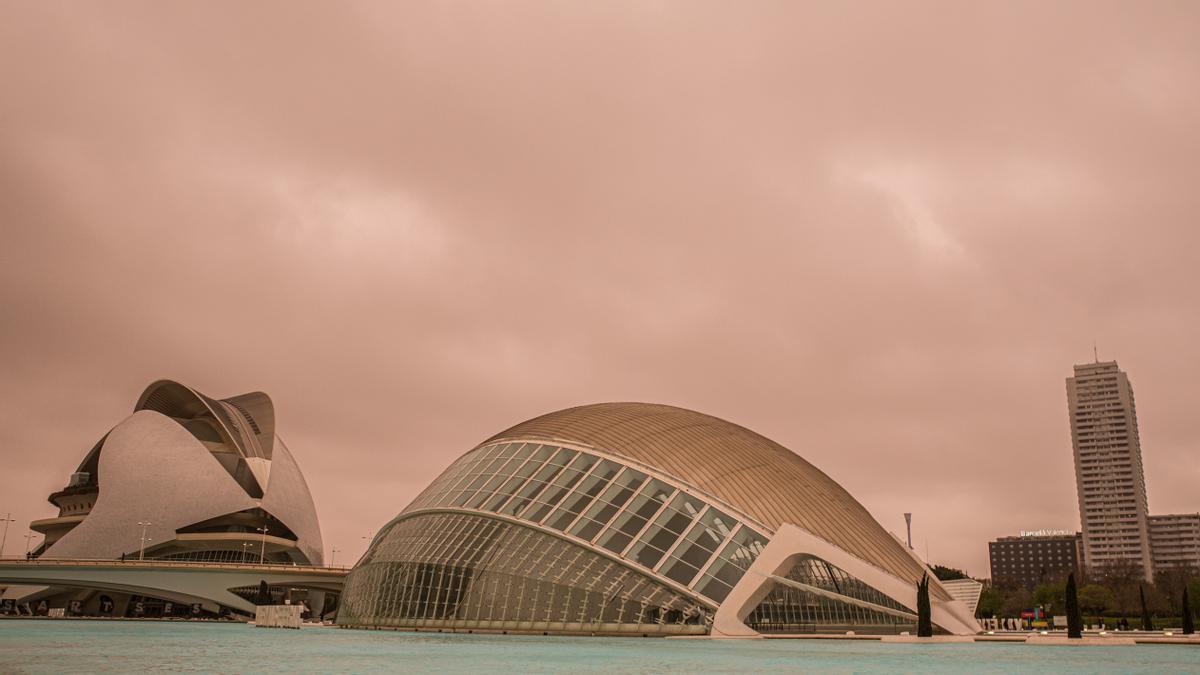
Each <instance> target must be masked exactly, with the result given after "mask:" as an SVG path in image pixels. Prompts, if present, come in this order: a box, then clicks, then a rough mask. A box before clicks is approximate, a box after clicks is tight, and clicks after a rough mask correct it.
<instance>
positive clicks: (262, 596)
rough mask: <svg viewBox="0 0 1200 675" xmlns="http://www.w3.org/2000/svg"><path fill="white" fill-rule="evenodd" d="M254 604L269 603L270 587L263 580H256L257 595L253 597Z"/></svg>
mask: <svg viewBox="0 0 1200 675" xmlns="http://www.w3.org/2000/svg"><path fill="white" fill-rule="evenodd" d="M254 604H256V605H269V604H271V587H270V586H268V585H267V582H266V581H265V580H263V581H259V582H258V596H257V597H255V598H254Z"/></svg>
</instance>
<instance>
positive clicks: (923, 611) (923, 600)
mask: <svg viewBox="0 0 1200 675" xmlns="http://www.w3.org/2000/svg"><path fill="white" fill-rule="evenodd" d="M932 613H933V612H932V608H931V607H930V605H929V575H928V574H925V575H922V576H921V583H919V584H917V637H933V619H932V617H931V615H932Z"/></svg>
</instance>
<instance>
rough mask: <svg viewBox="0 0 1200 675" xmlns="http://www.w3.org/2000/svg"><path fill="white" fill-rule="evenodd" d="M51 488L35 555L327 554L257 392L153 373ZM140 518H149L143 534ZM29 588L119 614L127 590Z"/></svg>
mask: <svg viewBox="0 0 1200 675" xmlns="http://www.w3.org/2000/svg"><path fill="white" fill-rule="evenodd" d="M49 499H50V502H51V503H52V504H54V505H55V506H57V507H58V509H59V515H58V516H57V517H54V518H47V519H43V520H38V521H34V522H33V523H31V524H30V527H31V528H32V529H34V530H36V531H38V532H40V533H42V534H43V535H44V537H45V538H44V540H43V543H42V545H41V546H40V547H39V548H38V549H37V550H36V551H34V552H33V554H34V555H35V556H37V557H39V558H47V559H62V558H71V559H109V560H112V559H130V558H132V559H137V558H138V557H139V556H141V555H144V556H145V558H147V559H164V560H177V561H196V562H225V563H239V562H247V563H259V562H264V561H265V562H266V563H283V564H289V565H290V564H292V563H295V564H297V565H320V564H322V562H323V546H322V543H321V530H320V525H319V523H318V521H317V512H316V508H315V507H314V506H313V500H312V496H311V495H310V494H309V490H308V485H307V484H306V483H305V482H304V476H303V475H302V474H301V473H300V468H299V466H298V465H297V464H296V460H295V459H294V458H293V457H292V455H291V453H290V452H289V451H288V449H287V446H285V445H284V443H283V441H282V440H281V439H280V438H279V436H278V435H276V433H275V412H274V407H273V406H272V403H271V399H270V397H268V396H267V395H266V394H264V393H261V392H255V393H251V394H243V395H241V396H234V397H232V398H227V399H224V400H216V399H212V398H209V397H207V396H205V395H204V394H201V393H200V392H198V391H196V390H194V389H191V388H189V387H187V386H184V385H182V384H179V383H178V382H173V381H169V380H161V381H158V382H155V383H153V384H151V385H150V386H149V387H147V388H146V390H145V392H143V393H142V395H141V397H140V398H139V399H138V401H137V404H136V405H135V406H134V412H133V414H132V415H130V416H129V417H128V418H126V419H125V420H124V421H122V422H121V423H120V424H118V425H116V426H115V427H113V429H112V430H111V431H109V432H108V433H107V434H105V435H104V437H103V438H101V439H100V440H99V442H97V443H96V444H95V446H94V447H92V449H91V450H90V451H89V452H88V453H87V454H86V455H85V456H84V458H83V461H82V462H81V463H80V464H79V467H78V469H76V471H75V473H73V474H72V475H71V478H70V480H69V482H68V485H67V486H66V487H64V488H63V489H61V490H59V491H57V492H55V493H54V494H52V495H50V497H49ZM141 522H148V523H149V524H148V525H146V526H145V529H144V534H143V528H142V527H141V526H140V523H141ZM259 528H266V530H267V531H266V532H265V533H263V532H262V531H261V530H260V529H259ZM143 536H144V537H145V538H144V539H143ZM264 544H265V550H263V546H264ZM12 590H13V589H10V591H12ZM26 590H34V591H35V592H32V593H27V594H26V595H25V596H24V597H18V598H17V599H18V601H19V602H21V603H37V602H40V601H42V600H48V601H49V602H50V604H51V606H63V605H64V604H70V605H72V606H75V607H77V608H78V609H77V611H78V612H79V613H84V614H112V613H116V614H123V613H125V610H124V607H125V605H126V604H127V603H128V602H129V599H130V598H129V594H121V593H114V592H111V591H107V590H106V591H103V592H99V591H95V590H88V589H78V588H56V587H48V588H39V589H26ZM230 590H231V591H233V592H235V593H238V594H239V595H243V596H247V597H248V596H251V595H253V594H255V593H257V591H258V589H257V588H245V589H230ZM6 597H12V594H10V595H6ZM142 599H143V598H138V600H142ZM144 599H145V600H147V601H151V602H153V601H155V599H154V598H144ZM105 603H107V604H108V605H109V607H104V606H102V605H103V604H105ZM114 603H115V605H116V606H115V607H113V606H112V605H113V604H114ZM213 607H214V608H215V607H216V606H215V605H213ZM182 609H184V610H186V609H187V608H186V607H184V608H182Z"/></svg>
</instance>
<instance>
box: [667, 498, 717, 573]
mask: <svg viewBox="0 0 1200 675" xmlns="http://www.w3.org/2000/svg"><path fill="white" fill-rule="evenodd" d="M710 508H712V507H711V506H709V505H708V503H705V504H704V508H702V509H700V511H699V513H697V514H696V515H695V516H693V517H692V525H691V527H689V528H687V529H686V530H684V531H683V533H682V534H680V535H679V538H678V539H676V540H675V543H674V544H671V548H669V549H667V550H666V552H664V553H663V557H662V560H659V561H658V564H657V565H655V566H654V573H655V574H658V570H659V569H660V568H661V567H662V566H663V565H665V564H667V562H669V561H670V560H671V556H672V555H674V553H675V551H676V549H678V548H679V547H680V546H681V545H683V543H684V542H686V541H687V540H688V535H690V534H691V533H692V530H694V529H696V528H697V527H704V522H703V518H704V514H706V513H708V510H709V509H710ZM718 553H720V550H719V549H718V550H717V551H714V552H713V554H712V555H714V556H715V555H717V554H718ZM710 557H711V556H710Z"/></svg>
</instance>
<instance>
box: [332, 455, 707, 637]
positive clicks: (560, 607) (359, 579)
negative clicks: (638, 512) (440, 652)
mask: <svg viewBox="0 0 1200 675" xmlns="http://www.w3.org/2000/svg"><path fill="white" fill-rule="evenodd" d="M570 461H574V460H573V459H572V460H570ZM566 465H567V464H564V465H562V466H563V467H565V466H566ZM560 468H562V467H560ZM531 475H532V474H531ZM472 480H473V479H472ZM487 482H488V480H484V481H482V482H481V483H480V485H483V484H486V483H487ZM583 484H584V481H583V480H580V481H576V485H578V486H579V487H580V488H581V489H582V491H583V492H586V491H587V488H584V487H583ZM497 485H499V483H498V484H497ZM485 499H486V498H485ZM560 501H561V500H560ZM532 503H533V502H531V504H532ZM555 508H556V509H557V508H558V507H557V506H556V507H555ZM564 508H565V510H564V513H567V512H569V511H570V507H569V506H564ZM553 513H554V511H551V512H550V513H548V514H546V515H547V517H549V516H550V515H552V514H553ZM711 613H712V608H711V607H707V606H705V605H704V604H701V603H699V602H697V601H696V600H695V599H694V598H689V597H686V596H685V595H684V594H682V593H678V592H675V591H673V590H671V589H669V588H667V587H666V586H664V585H663V584H659V583H656V582H655V581H653V580H652V579H651V578H650V576H649V575H648V574H644V573H641V572H637V571H635V570H634V569H632V568H630V567H629V566H627V565H623V564H621V563H618V562H616V561H614V560H612V559H610V558H607V557H605V556H603V555H599V554H597V553H595V552H592V551H589V550H587V549H585V548H583V547H581V546H579V545H577V544H575V543H571V542H569V541H567V540H565V539H563V538H561V537H558V536H556V535H553V534H550V533H547V532H542V531H539V530H536V529H533V528H530V527H525V526H522V525H517V524H514V523H511V522H506V521H503V520H498V519H495V518H492V517H488V516H484V515H472V514H468V513H446V512H442V513H424V514H418V515H414V516H412V517H409V518H405V519H403V520H400V521H397V522H394V523H392V524H391V525H390V526H389V527H388V528H387V530H386V531H385V532H383V533H381V534H380V536H378V537H376V539H375V541H374V542H373V543H372V545H371V548H370V549H369V550H368V551H367V553H366V555H365V556H364V557H363V559H362V560H361V561H360V562H359V564H358V565H357V566H356V567H355V569H354V572H353V573H351V575H350V576H349V577H348V578H347V580H346V587H345V589H344V591H343V594H342V604H341V608H340V610H339V616H338V623H339V624H341V625H349V626H379V627H388V626H393V627H398V628H418V629H420V628H428V629H439V630H445V629H460V630H471V629H475V630H503V631H509V630H511V631H523V632H536V631H544V632H579V633H614V634H615V633H638V634H689V633H693V634H703V633H706V632H707V631H708V626H709V624H710V622H711Z"/></svg>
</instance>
